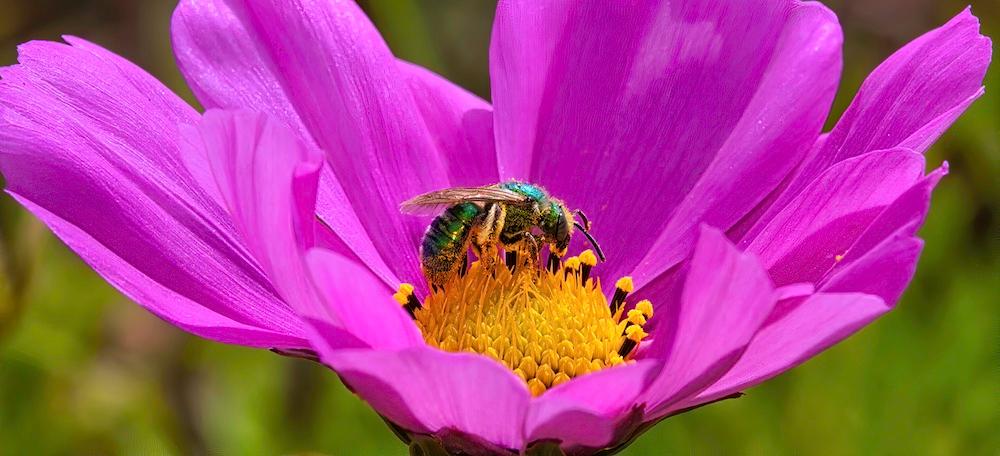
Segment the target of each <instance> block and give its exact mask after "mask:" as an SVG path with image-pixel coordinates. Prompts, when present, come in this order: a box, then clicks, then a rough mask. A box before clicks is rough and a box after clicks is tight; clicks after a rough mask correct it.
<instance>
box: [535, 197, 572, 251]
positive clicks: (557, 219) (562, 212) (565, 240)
mask: <svg viewBox="0 0 1000 456" xmlns="http://www.w3.org/2000/svg"><path fill="white" fill-rule="evenodd" d="M541 212H542V221H541V224H540V225H539V228H541V229H542V233H543V234H545V237H546V238H547V239H548V241H549V242H550V243H551V244H552V245H551V247H552V251H553V252H555V253H556V254H557V255H559V256H563V255H565V254H566V249H567V248H568V247H569V238H570V236H571V235H572V234H573V214H572V213H571V212H570V211H569V210H568V209H566V206H564V205H562V204H561V203H558V202H556V201H551V202H549V204H547V205H546V206H545V207H543V208H542V211H541Z"/></svg>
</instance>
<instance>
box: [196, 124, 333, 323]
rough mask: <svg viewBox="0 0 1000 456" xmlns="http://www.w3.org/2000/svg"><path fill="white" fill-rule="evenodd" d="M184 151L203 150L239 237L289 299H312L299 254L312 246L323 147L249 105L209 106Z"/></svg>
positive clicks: (297, 302) (199, 153) (298, 301)
mask: <svg viewBox="0 0 1000 456" xmlns="http://www.w3.org/2000/svg"><path fill="white" fill-rule="evenodd" d="M195 133H196V135H194V137H192V138H191V140H190V145H189V148H188V149H187V150H186V151H185V155H186V156H189V157H194V156H197V157H202V158H203V159H204V160H205V161H206V162H207V163H208V166H209V169H210V170H211V173H212V178H213V181H214V185H215V189H214V190H215V192H216V193H217V194H218V196H219V198H220V199H221V201H222V204H223V207H224V208H225V209H226V210H227V211H228V212H229V214H230V216H231V217H232V219H233V223H234V225H235V226H236V230H237V231H238V232H239V233H240V236H241V237H242V239H243V242H244V244H245V245H246V246H247V247H248V248H249V250H250V252H251V253H252V254H253V256H254V258H255V259H256V260H257V263H258V264H260V265H261V267H262V268H263V270H264V272H265V274H267V276H268V277H269V278H270V279H271V282H272V283H273V284H274V286H275V288H276V289H277V290H278V292H279V293H280V294H281V296H282V297H283V298H284V299H285V301H286V302H289V303H292V304H293V305H302V304H303V303H310V302H314V301H315V300H316V297H315V293H314V292H313V289H312V283H311V282H310V281H309V279H308V276H307V274H306V267H305V263H304V261H303V255H304V254H305V251H306V249H308V248H310V247H312V245H313V244H314V242H315V241H314V239H313V230H312V228H313V220H314V217H315V216H314V215H313V214H314V210H315V207H316V188H317V185H318V181H319V170H320V167H321V166H322V163H323V156H322V153H321V152H320V151H318V150H316V149H314V148H312V147H308V146H305V145H303V144H302V143H301V142H300V141H298V139H297V138H296V137H295V134H294V133H293V132H292V131H291V130H290V129H288V128H286V127H285V126H284V125H283V124H281V123H279V122H276V121H272V120H269V119H268V118H267V117H266V116H264V115H262V114H256V113H251V112H246V111H239V112H230V111H218V110H210V111H208V112H207V113H206V114H205V116H204V118H203V120H202V121H201V123H200V124H199V126H198V129H197V132H195Z"/></svg>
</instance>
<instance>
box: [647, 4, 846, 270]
mask: <svg viewBox="0 0 1000 456" xmlns="http://www.w3.org/2000/svg"><path fill="white" fill-rule="evenodd" d="M841 44H842V37H841V31H840V26H839V25H838V23H837V17H836V16H835V15H834V14H833V12H831V11H830V10H828V9H827V8H826V7H824V6H823V5H821V4H819V3H804V4H802V5H800V6H799V7H798V8H797V9H796V10H795V11H794V12H793V13H792V16H791V17H790V19H789V23H788V25H787V28H786V30H785V31H784V33H783V34H782V36H781V38H780V41H779V42H778V44H777V47H778V49H777V50H776V51H775V55H774V56H773V57H772V59H771V63H770V67H769V68H768V70H767V72H766V73H765V75H764V76H763V78H762V79H761V81H760V86H759V87H758V88H757V90H756V93H755V94H754V97H753V99H752V100H751V101H750V104H749V106H747V108H746V111H745V112H744V113H743V115H742V117H741V118H740V121H739V123H738V124H736V126H735V128H734V130H733V131H732V132H731V133H730V135H729V138H728V139H727V140H726V143H725V144H723V145H722V147H721V149H720V150H719V152H718V154H717V155H716V156H715V159H714V160H713V161H712V163H711V164H710V165H709V167H708V168H707V169H706V170H705V173H704V174H703V175H702V176H701V178H700V179H699V180H698V182H697V184H695V186H694V187H693V188H692V189H691V191H690V192H689V193H688V194H687V195H686V196H685V197H684V200H683V201H682V202H681V203H680V205H679V206H678V207H677V209H676V210H675V211H674V213H673V214H672V216H671V218H670V221H669V223H668V224H667V226H666V228H665V229H664V230H663V232H662V233H660V235H659V238H658V239H657V241H656V242H655V243H654V244H653V246H652V247H651V248H650V250H649V252H648V253H647V254H646V256H645V258H644V259H643V260H642V261H641V262H640V263H639V264H638V266H637V267H636V270H635V272H634V276H635V280H636V283H637V285H638V286H639V287H641V286H642V285H644V284H645V283H647V282H648V281H649V280H651V279H652V278H653V277H656V276H657V275H659V274H661V273H663V272H665V271H667V270H668V269H669V268H671V267H672V266H674V265H675V264H677V263H678V262H679V261H682V260H683V258H684V257H686V256H687V255H689V254H690V251H691V248H692V246H693V245H694V242H695V239H696V237H697V233H698V226H699V224H701V223H707V224H709V225H711V226H715V227H719V228H723V229H726V228H729V227H731V226H733V225H734V224H736V222H737V221H739V220H740V218H741V217H743V216H744V215H745V214H746V213H747V212H749V211H750V210H751V209H752V208H753V207H754V206H755V205H756V204H758V203H759V202H760V201H761V200H763V199H764V197H765V196H767V194H768V193H769V192H770V191H772V190H773V189H774V188H775V187H777V186H778V184H779V182H781V180H782V179H784V178H785V177H786V176H787V174H788V173H789V172H790V171H791V170H792V169H793V168H794V167H795V165H796V164H798V163H799V161H800V160H801V159H802V158H803V157H804V156H805V153H806V152H807V151H808V149H809V145H811V144H812V143H813V142H815V141H816V138H817V135H818V134H819V131H820V128H821V127H822V124H823V122H824V120H825V119H826V116H827V113H828V111H829V109H830V103H831V102H832V101H833V96H834V94H835V92H836V88H837V82H838V79H839V77H840V68H841ZM790 94H795V95H794V96H789V95H790Z"/></svg>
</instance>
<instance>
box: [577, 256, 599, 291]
mask: <svg viewBox="0 0 1000 456" xmlns="http://www.w3.org/2000/svg"><path fill="white" fill-rule="evenodd" d="M596 264H597V255H594V251H593V250H590V249H587V250H584V251H583V252H582V253H580V265H581V266H580V279H581V280H583V282H584V283H586V282H587V279H588V278H590V270H591V269H593V268H594V266H595V265H596Z"/></svg>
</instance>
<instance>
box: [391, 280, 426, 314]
mask: <svg viewBox="0 0 1000 456" xmlns="http://www.w3.org/2000/svg"><path fill="white" fill-rule="evenodd" d="M392 299H395V300H396V302H398V303H399V305H401V306H403V309H404V310H406V313H408V314H410V318H416V314H415V313H416V311H417V309H419V308H421V305H420V300H418V299H417V296H416V295H414V294H413V285H410V284H408V283H402V284H400V285H399V291H397V292H396V294H394V295H392Z"/></svg>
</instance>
